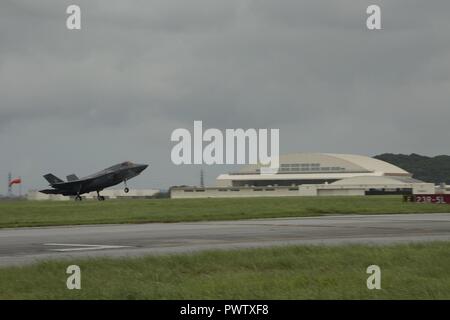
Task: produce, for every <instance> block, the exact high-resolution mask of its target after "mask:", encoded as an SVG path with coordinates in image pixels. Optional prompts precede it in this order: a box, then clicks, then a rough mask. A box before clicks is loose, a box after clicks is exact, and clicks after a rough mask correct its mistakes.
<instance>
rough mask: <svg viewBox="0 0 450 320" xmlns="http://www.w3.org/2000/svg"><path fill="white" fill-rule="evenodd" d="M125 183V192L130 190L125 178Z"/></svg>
mask: <svg viewBox="0 0 450 320" xmlns="http://www.w3.org/2000/svg"><path fill="white" fill-rule="evenodd" d="M123 183H124V184H125V189H123V192H125V193H128V192H130V189H129V188H128V186H127V180H123Z"/></svg>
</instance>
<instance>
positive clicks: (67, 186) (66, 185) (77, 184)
mask: <svg viewBox="0 0 450 320" xmlns="http://www.w3.org/2000/svg"><path fill="white" fill-rule="evenodd" d="M95 178H96V177H91V178H84V179H79V180H74V181H67V182H59V183H54V184H52V187H53V188H55V189H75V188H77V187H81V186H82V185H84V184H86V183H89V182H91V181H92V180H94V179H95Z"/></svg>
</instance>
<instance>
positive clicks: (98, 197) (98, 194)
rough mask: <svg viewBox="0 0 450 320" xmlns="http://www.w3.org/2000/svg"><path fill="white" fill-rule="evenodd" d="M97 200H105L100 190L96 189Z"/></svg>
mask: <svg viewBox="0 0 450 320" xmlns="http://www.w3.org/2000/svg"><path fill="white" fill-rule="evenodd" d="M97 200H98V201H105V197H104V196H101V195H100V191H97Z"/></svg>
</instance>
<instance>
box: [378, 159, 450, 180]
mask: <svg viewBox="0 0 450 320" xmlns="http://www.w3.org/2000/svg"><path fill="white" fill-rule="evenodd" d="M374 158H376V159H379V160H383V161H386V162H388V163H391V164H393V165H395V166H398V167H400V168H402V169H404V170H406V171H408V172H410V173H412V175H413V177H414V178H416V179H419V180H422V181H425V182H433V183H435V184H439V183H442V182H445V183H446V184H450V156H447V155H440V156H435V157H427V156H422V155H420V154H416V153H412V154H410V155H406V154H393V153H383V154H380V155H377V156H375V157H374Z"/></svg>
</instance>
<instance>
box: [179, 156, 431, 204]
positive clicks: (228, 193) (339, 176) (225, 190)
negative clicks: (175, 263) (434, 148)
mask: <svg viewBox="0 0 450 320" xmlns="http://www.w3.org/2000/svg"><path fill="white" fill-rule="evenodd" d="M279 164H280V168H279V170H278V172H277V173H276V174H261V165H246V166H243V167H242V169H241V170H240V171H238V172H232V173H228V174H221V175H219V176H218V177H217V180H216V181H217V186H216V187H213V188H198V187H183V188H173V189H172V190H171V195H172V197H173V198H198V197H202V198H205V197H253V196H255V197H257V196H318V195H370V194H425V193H426V194H429V193H435V187H434V184H432V183H425V182H423V181H420V180H416V179H413V178H412V175H411V174H410V173H409V172H407V171H405V170H403V169H401V168H399V167H397V166H394V165H392V164H390V163H387V162H385V161H381V160H378V159H374V158H371V157H367V156H361V155H353V154H334V153H294V154H287V155H282V156H280V158H279Z"/></svg>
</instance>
